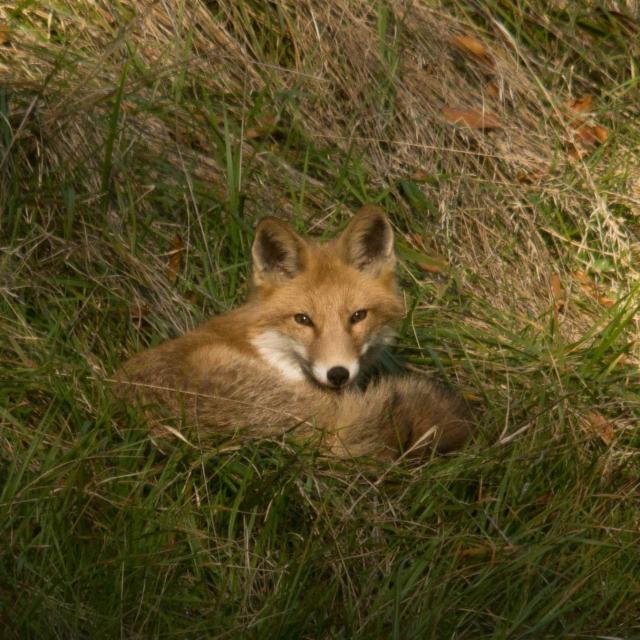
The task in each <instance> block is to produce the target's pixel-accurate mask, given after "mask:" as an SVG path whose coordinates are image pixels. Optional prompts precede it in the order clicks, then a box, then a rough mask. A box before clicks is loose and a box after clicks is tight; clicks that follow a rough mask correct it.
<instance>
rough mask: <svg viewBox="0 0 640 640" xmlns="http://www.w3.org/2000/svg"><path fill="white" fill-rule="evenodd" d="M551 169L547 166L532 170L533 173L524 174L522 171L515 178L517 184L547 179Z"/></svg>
mask: <svg viewBox="0 0 640 640" xmlns="http://www.w3.org/2000/svg"><path fill="white" fill-rule="evenodd" d="M550 169H551V167H550V166H549V165H546V166H543V167H540V168H539V169H534V170H533V171H529V172H524V171H522V172H521V173H519V174H518V175H517V176H516V179H517V180H518V182H538V181H539V180H542V179H543V178H548V177H549V175H550V173H551V171H550Z"/></svg>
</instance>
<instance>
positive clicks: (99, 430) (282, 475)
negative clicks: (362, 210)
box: [0, 0, 640, 639]
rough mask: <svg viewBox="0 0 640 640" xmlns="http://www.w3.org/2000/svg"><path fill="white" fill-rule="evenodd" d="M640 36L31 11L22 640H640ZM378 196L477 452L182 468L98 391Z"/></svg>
mask: <svg viewBox="0 0 640 640" xmlns="http://www.w3.org/2000/svg"><path fill="white" fill-rule="evenodd" d="M634 7H635V4H633V3H629V4H628V6H627V5H626V4H625V3H623V2H609V3H607V2H600V1H598V2H591V3H564V2H541V1H539V0H525V1H520V2H512V1H510V0H490V1H489V2H484V3H475V2H463V1H462V0H451V1H450V2H442V3H435V2H434V3H421V2H414V3H405V2H399V1H398V2H395V1H393V0H389V1H385V0H382V1H380V2H373V3H372V2H353V1H350V0H336V2H331V3H326V2H320V0H304V1H303V2H297V0H296V1H294V0H275V1H274V2H269V3H267V2H262V1H259V0H242V1H241V2H227V3H218V2H213V1H204V0H199V1H198V0H182V1H180V0H165V1H162V2H134V1H133V0H118V1H117V2H98V1H97V0H93V1H92V0H73V1H72V0H43V1H41V2H4V3H2V4H1V5H0V43H1V44H0V78H1V79H0V533H1V536H2V538H1V539H2V540H3V544H2V545H0V628H1V631H0V635H2V637H8V638H21V639H22V638H115V637H121V638H149V637H184V638H210V637H216V638H217V637H220V638H223V637H228V638H244V637H246V638H270V639H271V638H362V639H364V638H367V639H370V638H403V639H404V638H434V639H441V638H481V637H492V638H559V637H566V638H603V637H617V638H633V637H640V604H639V603H640V578H639V576H640V551H639V550H638V549H639V546H638V545H639V543H640V485H639V480H638V478H639V477H640V460H639V456H638V445H640V430H639V429H638V418H639V417H640V391H639V389H640V380H639V378H640V376H639V375H638V364H639V359H638V356H639V355H640V343H639V341H638V320H639V314H638V305H639V304H640V296H639V295H638V286H639V285H638V282H639V281H638V263H639V259H640V250H639V249H638V247H639V246H640V245H639V244H638V239H639V238H638V236H639V232H640V224H639V222H638V221H639V217H638V216H639V215H640V171H639V170H638V169H639V162H638V156H637V148H638V144H639V143H640V122H639V121H638V119H637V116H638V108H637V105H638V103H639V98H640V92H639V90H638V66H637V61H638V57H637V56H638V53H639V50H638V44H637V43H638V32H639V30H640V25H639V23H638V14H637V8H636V9H634ZM634 11H635V13H634ZM588 96H590V97H591V98H590V99H591V103H590V104H589V98H588ZM585 98H586V99H585ZM369 201H375V202H379V203H381V204H382V205H384V206H385V207H386V209H387V210H388V211H389V213H390V216H391V218H392V220H393V222H394V225H395V227H396V230H397V234H398V251H399V254H400V256H401V258H402V260H401V265H400V269H399V273H400V277H401V280H402V283H403V287H404V290H405V292H406V302H407V309H408V314H407V319H406V321H405V323H404V324H403V326H402V327H401V331H400V338H399V341H398V352H399V353H400V354H401V355H402V357H403V358H404V359H405V360H406V362H407V366H409V367H413V368H415V369H419V370H421V371H430V372H432V373H433V375H436V376H438V377H441V378H444V379H446V380H448V381H449V382H451V383H452V384H454V385H455V386H456V387H458V388H459V389H461V390H462V392H463V393H465V394H466V395H467V397H468V398H469V399H470V400H471V401H473V402H474V404H475V406H476V411H477V415H478V419H479V424H480V429H479V434H478V437H477V441H476V442H475V443H474V444H472V445H471V446H469V447H468V448H467V449H466V450H465V451H463V452H461V453H460V454H458V455H455V456H451V457H447V458H442V459H434V460H432V461H430V462H428V463H425V464H423V465H421V466H418V467H416V466H410V465H407V464H399V465H396V466H393V467H391V468H386V469H379V470H378V471H377V472H375V473H372V472H371V469H370V468H369V467H365V466H363V465H362V464H361V463H360V462H358V461H353V462H337V461H332V460H326V459H321V458H319V457H318V456H317V455H315V454H314V452H313V451H304V450H300V449H299V448H297V447H296V446H294V445H293V444H291V443H287V442H257V443H254V444H250V445H242V446H239V445H235V444H234V443H229V442H226V441H221V442H220V443H219V446H216V447H213V448H211V449H207V450H200V449H198V448H194V447H193V446H190V445H189V444H188V443H186V442H183V441H181V440H180V439H178V438H175V439H173V440H171V439H168V440H166V441H163V444H162V447H161V448H158V447H156V446H155V445H154V443H152V442H151V441H150V440H149V438H148V436H147V434H146V433H145V430H144V427H143V422H142V420H141V417H140V416H139V415H138V414H137V412H136V410H135V408H133V407H127V408H125V407H122V406H119V405H118V404H117V403H116V402H114V401H113V400H112V399H111V397H110V394H109V388H108V384H107V383H106V382H105V380H104V379H105V378H106V377H108V375H109V374H110V373H111V372H112V371H113V370H114V369H115V368H116V367H117V366H118V364H119V363H120V362H122V360H123V359H124V358H126V357H127V355H129V354H131V353H133V352H134V351H136V350H137V349H140V348H143V347H144V346H147V345H150V344H154V343H157V342H159V341H161V340H163V339H165V338H167V337H169V336H174V335H177V334H178V333H180V332H182V331H184V330H185V329H187V328H189V327H192V326H194V325H195V324H196V323H197V322H199V321H201V320H202V319H204V318H206V317H207V316H209V315H210V314H212V313H218V312H222V311H224V310H226V309H229V308H231V307H233V306H234V305H235V304H237V303H238V302H239V301H240V300H241V299H242V298H243V296H244V295H245V292H246V274H247V266H248V264H247V258H248V255H249V247H250V242H251V235H252V228H253V225H254V223H255V221H256V220H257V219H258V218H259V217H260V216H261V215H264V214H277V215H281V216H283V217H286V218H288V219H290V220H292V221H293V222H294V224H295V225H297V226H298V227H299V228H300V229H301V230H302V229H311V230H312V231H313V232H314V233H317V234H325V233H326V234H331V233H333V232H334V231H335V230H336V229H338V228H339V227H340V226H341V225H342V224H344V223H345V222H346V220H347V219H348V217H349V215H350V212H351V211H353V210H354V209H355V208H357V207H358V206H359V205H360V204H361V203H364V202H369Z"/></svg>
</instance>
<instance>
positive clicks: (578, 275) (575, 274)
mask: <svg viewBox="0 0 640 640" xmlns="http://www.w3.org/2000/svg"><path fill="white" fill-rule="evenodd" d="M571 277H572V278H573V279H574V280H577V281H578V282H580V283H581V284H588V285H593V280H592V279H591V278H590V277H589V274H587V273H586V272H585V271H572V272H571Z"/></svg>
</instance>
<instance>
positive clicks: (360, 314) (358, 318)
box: [349, 309, 367, 324]
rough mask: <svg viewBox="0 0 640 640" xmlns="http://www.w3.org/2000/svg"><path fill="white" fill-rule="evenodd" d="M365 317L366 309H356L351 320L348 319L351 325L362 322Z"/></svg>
mask: <svg viewBox="0 0 640 640" xmlns="http://www.w3.org/2000/svg"><path fill="white" fill-rule="evenodd" d="M366 317H367V310H366V309H358V311H356V312H355V313H354V314H352V316H351V318H350V319H349V320H350V322H351V324H356V323H358V322H362V321H363V320H364V319H365V318H366Z"/></svg>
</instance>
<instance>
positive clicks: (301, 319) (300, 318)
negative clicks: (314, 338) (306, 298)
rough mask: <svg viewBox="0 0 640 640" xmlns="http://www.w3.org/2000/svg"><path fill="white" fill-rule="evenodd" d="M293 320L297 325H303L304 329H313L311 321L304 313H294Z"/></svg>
mask: <svg viewBox="0 0 640 640" xmlns="http://www.w3.org/2000/svg"><path fill="white" fill-rule="evenodd" d="M293 319H294V320H295V321H296V322H297V323H298V324H303V325H304V326H305V327H313V320H311V318H310V317H309V316H308V315H307V314H306V313H296V315H295V316H293Z"/></svg>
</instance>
